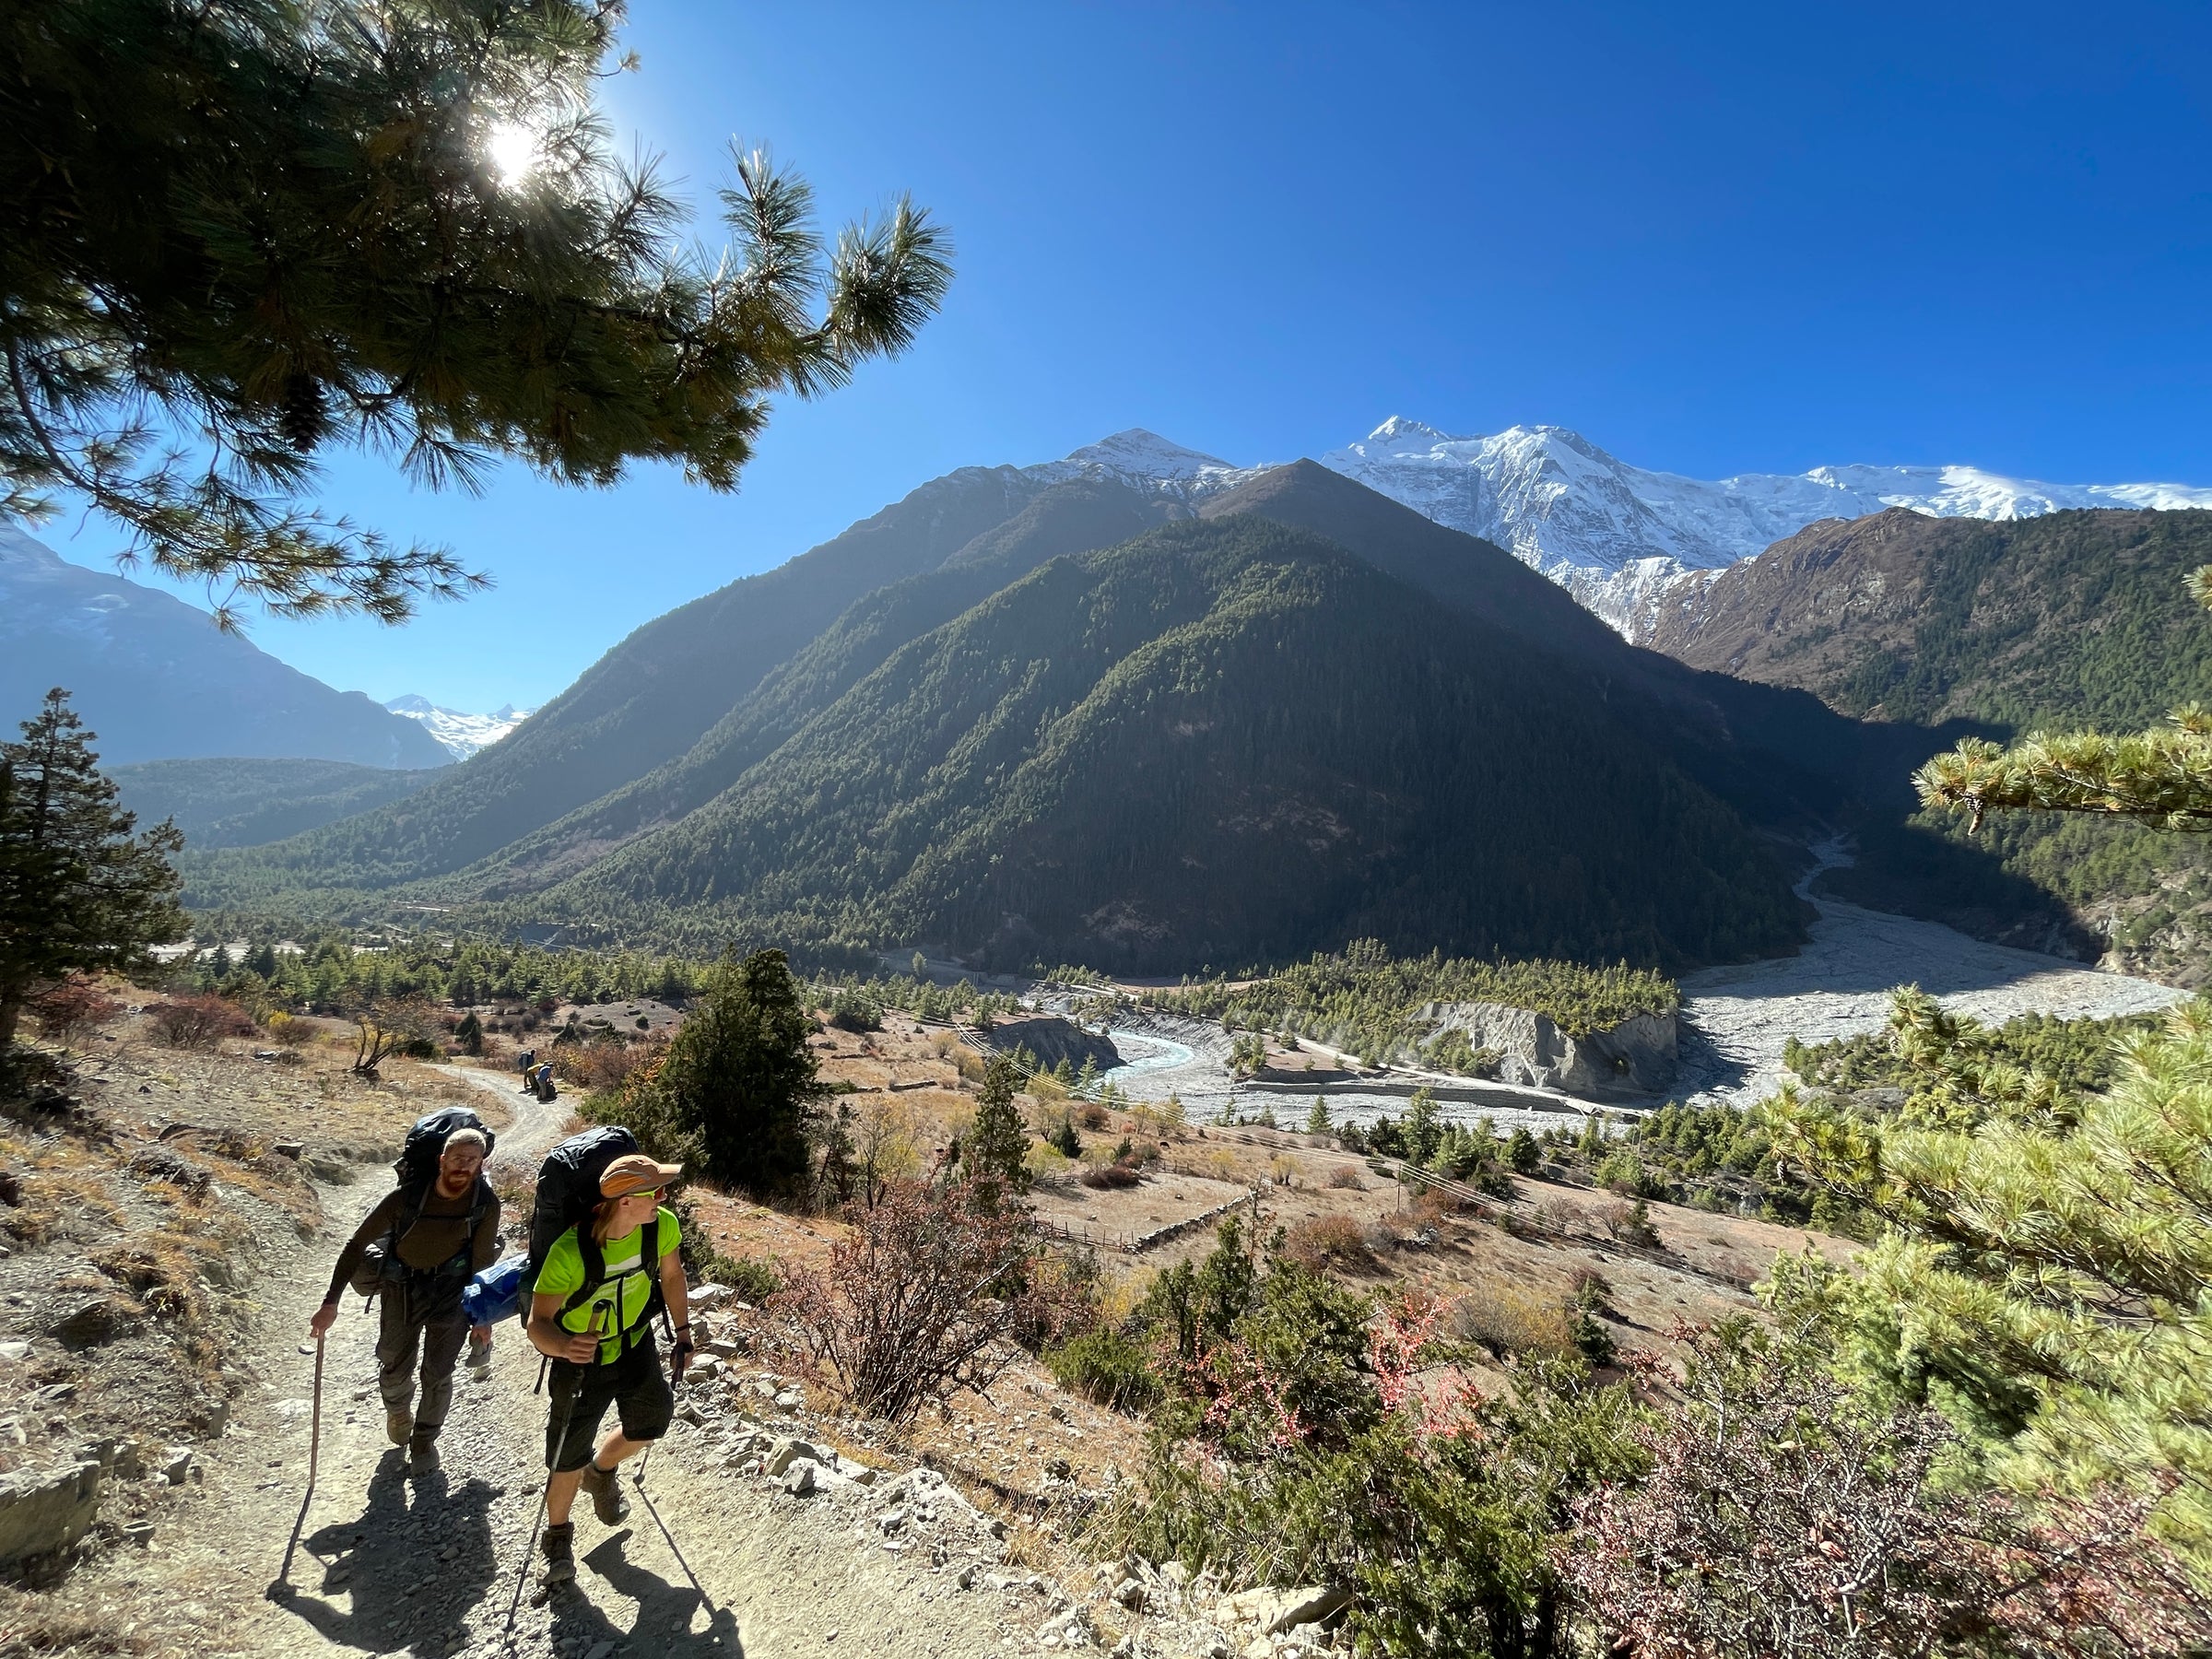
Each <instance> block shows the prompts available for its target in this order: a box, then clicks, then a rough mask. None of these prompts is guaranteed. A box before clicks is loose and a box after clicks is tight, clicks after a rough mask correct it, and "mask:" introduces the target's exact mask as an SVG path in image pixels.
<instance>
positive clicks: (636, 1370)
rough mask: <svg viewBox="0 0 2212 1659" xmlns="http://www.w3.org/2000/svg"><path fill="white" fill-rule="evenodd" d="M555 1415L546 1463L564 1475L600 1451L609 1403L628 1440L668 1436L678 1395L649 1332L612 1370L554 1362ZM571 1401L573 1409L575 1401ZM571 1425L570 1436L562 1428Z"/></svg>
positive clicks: (550, 1423)
mask: <svg viewBox="0 0 2212 1659" xmlns="http://www.w3.org/2000/svg"><path fill="white" fill-rule="evenodd" d="M551 1392H552V1415H551V1416H550V1417H548V1418H547V1419H546V1462H547V1464H549V1465H551V1466H552V1467H553V1468H554V1469H556V1470H558V1471H559V1472H561V1473H563V1474H565V1473H567V1472H568V1471H569V1470H571V1469H581V1468H582V1467H583V1465H585V1464H587V1463H589V1462H590V1461H591V1459H592V1453H593V1452H594V1451H595V1450H596V1449H597V1442H598V1439H599V1419H600V1418H603V1417H605V1416H606V1408H607V1406H608V1405H609V1403H612V1404H613V1406H615V1408H616V1410H617V1412H618V1415H619V1417H620V1418H621V1421H622V1433H623V1436H624V1438H625V1439H628V1440H633V1441H656V1440H659V1439H660V1438H661V1436H662V1435H664V1434H665V1433H667V1432H668V1419H669V1418H671V1417H673V1416H674V1415H675V1414H676V1390H675V1389H673V1388H671V1387H670V1386H669V1384H668V1373H667V1372H666V1371H664V1370H662V1369H661V1356H660V1350H659V1349H658V1348H657V1347H655V1346H654V1344H653V1336H652V1335H651V1333H647V1334H646V1335H643V1336H642V1337H641V1338H640V1339H639V1341H638V1342H637V1344H636V1345H635V1346H634V1347H630V1348H628V1349H626V1350H625V1351H624V1353H623V1355H622V1357H621V1358H620V1359H617V1360H616V1361H615V1362H614V1363H613V1364H612V1365H571V1364H570V1363H569V1362H568V1361H567V1360H566V1359H556V1360H554V1361H553V1386H552V1391H551ZM571 1401H572V1402H573V1404H571ZM563 1422H566V1423H567V1425H568V1431H567V1433H565V1434H563V1433H562V1432H561V1425H562V1423H563Z"/></svg>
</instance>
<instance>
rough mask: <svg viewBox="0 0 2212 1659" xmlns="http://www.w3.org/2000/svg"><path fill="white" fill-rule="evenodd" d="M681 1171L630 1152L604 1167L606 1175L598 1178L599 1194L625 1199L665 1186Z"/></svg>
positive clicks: (639, 1153)
mask: <svg viewBox="0 0 2212 1659" xmlns="http://www.w3.org/2000/svg"><path fill="white" fill-rule="evenodd" d="M683 1172H684V1166H683V1165H682V1164H665V1163H659V1162H656V1161H654V1160H653V1159H650V1158H648V1157H646V1156H645V1154H644V1153H642V1152H631V1153H629V1154H627V1155H625V1156H624V1157H621V1158H618V1159H615V1161H614V1162H613V1163H610V1164H608V1165H607V1166H606V1173H605V1174H604V1175H602V1176H600V1177H599V1195H600V1196H601V1197H602V1198H627V1197H629V1195H630V1194H632V1193H642V1192H647V1191H649V1190H651V1189H653V1188H654V1187H665V1186H666V1185H667V1184H668V1183H669V1182H672V1181H674V1180H675V1179H676V1178H677V1176H679V1175H681V1174H682V1173H683Z"/></svg>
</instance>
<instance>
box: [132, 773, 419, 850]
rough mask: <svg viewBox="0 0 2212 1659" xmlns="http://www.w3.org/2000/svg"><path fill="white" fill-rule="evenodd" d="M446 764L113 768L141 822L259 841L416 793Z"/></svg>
mask: <svg viewBox="0 0 2212 1659" xmlns="http://www.w3.org/2000/svg"><path fill="white" fill-rule="evenodd" d="M442 770H443V769H442V768H439V769H435V770H425V771H393V770H390V769H387V768H382V767H374V766H355V765H352V764H351V763H349V762H347V761H344V760H268V759H243V760H237V759H201V760H144V761H140V762H139V763H138V764H137V765H135V766H119V767H116V768H115V769H114V770H113V771H112V772H111V773H110V775H111V776H112V778H113V779H114V780H115V784H116V787H117V788H118V789H120V790H121V791H122V792H123V804H124V806H126V807H128V808H129V809H130V810H131V811H133V812H135V813H136V814H137V815H138V817H139V818H140V820H141V821H142V822H145V823H149V824H150V823H154V822H157V821H159V819H162V818H171V819H173V820H174V821H175V823H176V826H177V828H178V829H179V830H182V831H183V832H184V843H185V845H186V846H188V847H255V846H259V845H261V844H262V843H263V842H264V841H277V840H278V839H280V838H281V837H284V836H288V835H298V834H299V833H300V832H301V831H302V830H312V829H314V828H316V827H317V826H319V825H323V824H329V823H335V821H336V820H338V819H339V818H351V817H352V816H353V815H354V814H356V813H359V812H367V811H369V810H370V809H371V807H375V806H382V805H383V804H384V803H385V802H387V801H396V800H399V799H401V798H403V797H404V796H406V795H410V794H414V793H415V792H416V791H417V790H418V789H420V788H422V787H423V786H424V785H425V784H427V783H429V782H430V781H431V780H432V779H434V778H435V777H437V775H438V772H439V771H442Z"/></svg>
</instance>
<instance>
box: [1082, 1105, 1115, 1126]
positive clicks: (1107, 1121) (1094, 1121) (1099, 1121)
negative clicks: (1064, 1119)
mask: <svg viewBox="0 0 2212 1659" xmlns="http://www.w3.org/2000/svg"><path fill="white" fill-rule="evenodd" d="M1075 1118H1076V1126H1077V1128H1080V1129H1104V1128H1106V1127H1108V1126H1109V1125H1111V1124H1112V1122H1113V1113H1112V1112H1109V1111H1107V1110H1106V1108H1105V1107H1103V1106H1101V1105H1100V1104H1099V1103H1098V1102H1097V1101H1096V1100H1085V1101H1084V1102H1083V1103H1082V1104H1081V1105H1079V1106H1077V1108H1076V1109H1075Z"/></svg>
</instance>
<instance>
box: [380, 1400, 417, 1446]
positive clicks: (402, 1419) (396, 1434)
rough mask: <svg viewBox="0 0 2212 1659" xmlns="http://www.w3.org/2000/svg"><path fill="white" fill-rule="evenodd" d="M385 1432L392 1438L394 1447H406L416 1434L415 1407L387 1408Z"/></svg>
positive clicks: (385, 1409) (385, 1412)
mask: <svg viewBox="0 0 2212 1659" xmlns="http://www.w3.org/2000/svg"><path fill="white" fill-rule="evenodd" d="M384 1432H385V1433H386V1434H388V1435H390V1436H391V1437H392V1443H393V1444H394V1445H395V1446H404V1445H406V1443H407V1441H408V1440H409V1438H410V1437H412V1436H413V1434H414V1432H415V1407H414V1406H385V1407H384Z"/></svg>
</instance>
